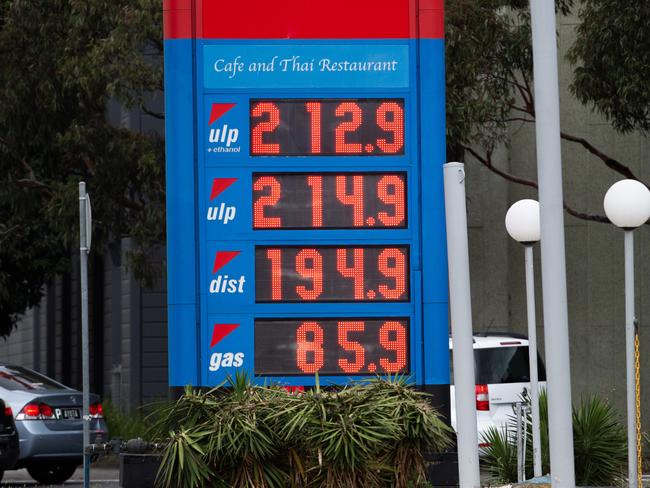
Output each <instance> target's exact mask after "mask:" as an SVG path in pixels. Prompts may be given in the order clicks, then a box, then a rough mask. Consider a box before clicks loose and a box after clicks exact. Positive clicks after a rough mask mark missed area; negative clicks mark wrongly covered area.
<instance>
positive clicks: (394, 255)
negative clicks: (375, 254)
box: [379, 248, 406, 300]
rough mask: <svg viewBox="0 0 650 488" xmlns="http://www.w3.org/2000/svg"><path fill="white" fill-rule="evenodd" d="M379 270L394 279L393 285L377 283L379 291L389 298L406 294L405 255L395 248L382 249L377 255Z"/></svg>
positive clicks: (396, 297) (392, 298)
mask: <svg viewBox="0 0 650 488" xmlns="http://www.w3.org/2000/svg"><path fill="white" fill-rule="evenodd" d="M379 271H380V272H381V274H383V275H384V276H386V277H388V278H393V279H394V280H395V287H394V288H390V287H389V286H387V285H379V293H381V294H382V295H384V297H385V298H387V299H389V300H399V299H400V298H401V297H402V295H404V294H406V256H404V253H403V252H402V251H400V250H399V249H396V248H387V249H384V250H383V251H382V252H381V254H380V255H379Z"/></svg>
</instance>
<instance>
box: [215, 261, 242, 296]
mask: <svg viewBox="0 0 650 488" xmlns="http://www.w3.org/2000/svg"><path fill="white" fill-rule="evenodd" d="M239 254H240V251H217V253H216V255H215V258H214V266H213V268H212V275H213V276H212V279H211V280H210V287H209V290H210V293H211V294H243V293H244V285H245V284H246V277H245V276H244V275H239V276H231V275H228V274H225V273H223V274H222V273H220V271H221V270H222V268H224V267H225V266H226V265H227V264H228V263H230V261H232V260H233V259H235V258H236V257H237V256H238V255H239Z"/></svg>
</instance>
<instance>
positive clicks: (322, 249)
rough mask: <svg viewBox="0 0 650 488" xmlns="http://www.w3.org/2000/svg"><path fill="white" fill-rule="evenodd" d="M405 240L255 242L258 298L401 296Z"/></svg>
mask: <svg viewBox="0 0 650 488" xmlns="http://www.w3.org/2000/svg"><path fill="white" fill-rule="evenodd" d="M409 276H410V274H409V248H408V246H386V247H383V246H313V247H300V246H281V247H279V246H268V247H267V246H258V247H256V248H255V300H256V301H257V302H273V303H282V302H387V301H390V302H404V301H408V300H409Z"/></svg>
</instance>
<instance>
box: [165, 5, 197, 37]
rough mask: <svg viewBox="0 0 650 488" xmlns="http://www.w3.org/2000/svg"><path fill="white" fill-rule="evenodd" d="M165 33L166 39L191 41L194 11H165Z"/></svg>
mask: <svg viewBox="0 0 650 488" xmlns="http://www.w3.org/2000/svg"><path fill="white" fill-rule="evenodd" d="M163 32H164V35H165V39H191V38H192V11H191V10H165V11H164V12H163Z"/></svg>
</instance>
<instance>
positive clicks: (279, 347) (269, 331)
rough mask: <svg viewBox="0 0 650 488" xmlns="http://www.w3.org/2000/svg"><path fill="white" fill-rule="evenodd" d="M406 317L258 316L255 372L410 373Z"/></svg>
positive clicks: (275, 373) (407, 322)
mask: <svg viewBox="0 0 650 488" xmlns="http://www.w3.org/2000/svg"><path fill="white" fill-rule="evenodd" d="M409 356H410V354H409V321H408V319H406V318H381V319H378V318H371V319H368V318H349V319H340V318H337V319H331V318H327V319H318V318H309V319H257V320H255V374H256V375H269V376H290V375H313V374H315V373H318V374H320V375H349V376H352V375H354V376H357V375H374V374H387V373H388V374H394V373H409V372H410V371H409Z"/></svg>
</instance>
